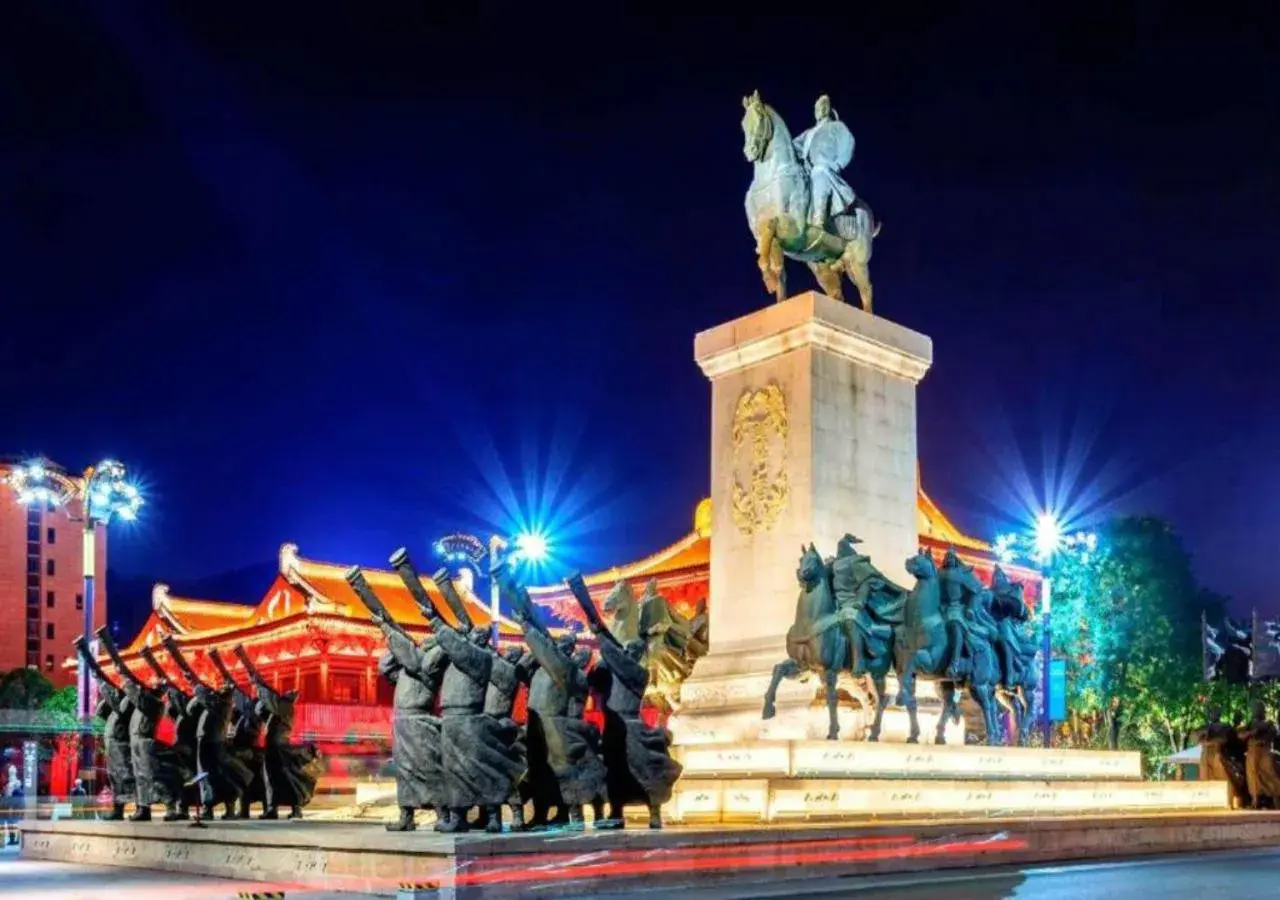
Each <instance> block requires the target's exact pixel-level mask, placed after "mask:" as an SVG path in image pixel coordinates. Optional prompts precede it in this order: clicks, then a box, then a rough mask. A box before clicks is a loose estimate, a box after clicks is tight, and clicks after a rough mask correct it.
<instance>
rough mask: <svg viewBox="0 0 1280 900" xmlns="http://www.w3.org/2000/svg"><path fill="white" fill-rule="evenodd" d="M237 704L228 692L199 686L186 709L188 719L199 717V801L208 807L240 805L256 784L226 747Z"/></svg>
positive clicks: (247, 770)
mask: <svg viewBox="0 0 1280 900" xmlns="http://www.w3.org/2000/svg"><path fill="white" fill-rule="evenodd" d="M234 702H235V700H234V698H233V697H232V692H231V690H230V689H229V688H224V689H223V690H220V691H215V690H213V689H211V688H209V687H206V686H205V685H198V686H197V687H196V690H195V696H193V697H192V699H191V703H190V705H189V706H188V707H187V713H188V715H192V716H196V717H198V724H197V726H196V769H197V772H198V773H199V774H201V775H203V776H205V777H204V780H203V781H202V782H201V783H200V801H201V802H202V803H204V805H205V806H207V807H209V806H213V805H215V804H218V803H225V804H227V805H228V806H231V805H233V804H235V803H238V802H239V801H240V799H241V798H242V797H243V796H244V794H245V792H246V791H247V790H248V789H249V785H250V783H251V782H252V781H253V772H252V771H251V770H250V769H249V767H248V766H247V765H245V763H244V761H243V760H242V759H241V758H240V757H238V756H236V755H233V754H232V753H231V752H230V748H229V747H228V746H227V728H228V726H229V725H230V722H231V712H232V706H233V704H234Z"/></svg>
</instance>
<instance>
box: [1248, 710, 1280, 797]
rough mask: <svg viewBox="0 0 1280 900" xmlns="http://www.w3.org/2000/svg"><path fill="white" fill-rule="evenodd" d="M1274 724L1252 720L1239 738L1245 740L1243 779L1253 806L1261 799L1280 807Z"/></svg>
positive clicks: (1279, 777)
mask: <svg viewBox="0 0 1280 900" xmlns="http://www.w3.org/2000/svg"><path fill="white" fill-rule="evenodd" d="M1276 735H1277V732H1276V726H1275V725H1273V724H1271V723H1270V722H1267V721H1261V722H1260V721H1256V720H1255V721H1253V722H1250V723H1249V725H1248V726H1247V729H1246V731H1245V733H1244V734H1243V735H1241V737H1242V738H1244V739H1245V740H1246V741H1247V742H1248V746H1247V749H1246V751H1245V758H1244V770H1245V783H1246V784H1247V785H1248V788H1249V796H1250V797H1251V798H1252V800H1253V806H1254V807H1255V808H1257V807H1259V806H1262V805H1263V804H1264V803H1265V804H1268V805H1270V806H1271V807H1272V808H1273V809H1280V773H1277V771H1276V756H1275V752H1274V749H1275V745H1276Z"/></svg>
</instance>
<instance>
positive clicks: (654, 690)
mask: <svg viewBox="0 0 1280 900" xmlns="http://www.w3.org/2000/svg"><path fill="white" fill-rule="evenodd" d="M601 610H602V611H603V612H604V614H605V615H606V616H609V617H610V621H611V625H610V631H611V632H612V633H613V634H614V636H616V637H617V638H618V640H619V641H621V642H622V643H623V645H624V646H625V645H626V644H627V643H628V642H630V641H643V642H644V644H645V654H644V658H643V663H644V665H645V667H646V668H647V669H648V670H649V683H648V689H647V692H646V693H647V695H648V698H649V700H650V701H652V702H653V703H654V704H655V705H657V706H658V707H660V708H661V709H662V710H663V712H664V713H670V712H672V711H673V710H674V709H675V707H676V705H677V704H678V703H679V702H680V686H681V684H683V683H684V680H685V679H686V678H688V677H689V674H690V673H691V672H692V671H693V664H694V663H695V662H697V661H698V660H699V659H700V658H702V657H703V656H705V655H706V653H707V641H706V635H705V631H706V622H705V619H706V616H705V614H702V615H700V616H695V617H694V618H692V619H686V618H685V617H684V616H683V615H681V614H680V613H679V612H678V611H677V610H675V609H674V608H673V607H672V605H671V603H670V601H668V600H667V598H666V597H664V596H663V595H662V594H661V593H659V592H658V583H657V581H656V580H655V579H650V580H649V582H648V583H647V584H646V585H645V591H644V595H643V596H642V597H641V598H640V599H639V600H637V599H636V596H635V594H634V592H633V591H632V590H631V586H630V585H629V584H628V583H627V582H625V581H619V582H618V583H617V584H615V585H614V586H613V589H612V590H611V591H609V594H608V595H607V596H606V597H605V599H604V602H603V603H602V604H601Z"/></svg>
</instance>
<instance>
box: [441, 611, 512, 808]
mask: <svg viewBox="0 0 1280 900" xmlns="http://www.w3.org/2000/svg"><path fill="white" fill-rule="evenodd" d="M436 640H437V641H438V642H439V644H440V649H442V650H443V651H444V652H445V654H446V655H447V656H448V657H449V666H448V668H446V669H445V672H444V678H443V679H442V680H441V684H440V768H441V770H442V773H443V775H444V790H445V799H446V805H448V806H450V807H453V808H455V809H468V808H470V807H472V806H482V807H483V806H498V805H501V804H504V803H508V802H510V800H511V797H512V795H513V792H514V791H515V790H516V786H517V785H518V784H519V783H520V779H521V778H522V777H523V775H524V770H525V764H524V760H523V759H522V758H520V756H519V755H518V754H517V753H516V750H515V738H514V733H513V732H514V723H510V722H509V720H508V722H506V723H504V722H503V721H502V720H501V719H498V718H495V717H494V716H491V715H488V714H486V713H485V695H486V694H487V693H488V689H489V686H490V685H489V679H490V674H491V672H492V670H493V660H494V658H493V655H492V654H490V653H489V651H488V649H487V648H484V647H477V646H476V645H475V644H473V643H471V642H470V641H469V640H467V638H466V637H464V636H463V635H462V634H460V633H459V632H457V631H455V630H454V629H452V628H450V627H449V626H447V625H441V626H440V627H439V628H438V629H437V631H436ZM508 724H510V725H511V726H512V727H510V728H508Z"/></svg>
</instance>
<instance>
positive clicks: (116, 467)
mask: <svg viewBox="0 0 1280 900" xmlns="http://www.w3.org/2000/svg"><path fill="white" fill-rule="evenodd" d="M85 495H86V499H87V501H88V503H87V506H88V508H89V517H90V518H91V519H92V520H93V521H95V522H102V523H104V524H105V523H107V522H110V521H111V519H112V517H114V516H119V517H120V518H121V519H124V520H125V521H127V522H131V521H133V520H134V519H136V518H138V510H139V508H141V506H142V495H141V494H140V493H138V489H137V487H136V486H134V485H133V484H130V483H129V482H128V481H127V480H126V479H125V469H124V465H123V464H121V463H118V462H116V461H115V460H112V459H108V460H105V461H103V462H101V463H99V464H98V466H97V467H96V468H94V469H93V470H92V474H90V475H89V479H88V482H87V483H86V484H85Z"/></svg>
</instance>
